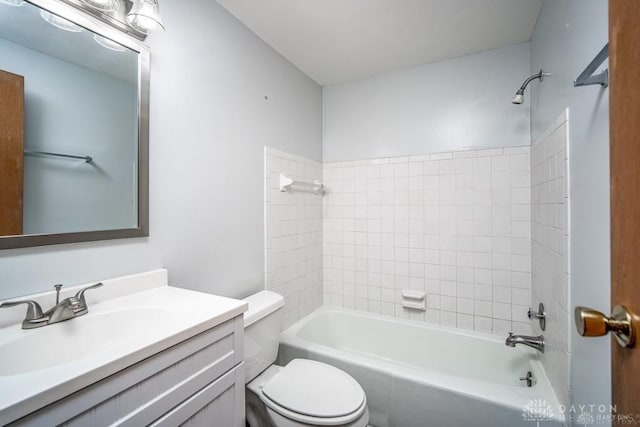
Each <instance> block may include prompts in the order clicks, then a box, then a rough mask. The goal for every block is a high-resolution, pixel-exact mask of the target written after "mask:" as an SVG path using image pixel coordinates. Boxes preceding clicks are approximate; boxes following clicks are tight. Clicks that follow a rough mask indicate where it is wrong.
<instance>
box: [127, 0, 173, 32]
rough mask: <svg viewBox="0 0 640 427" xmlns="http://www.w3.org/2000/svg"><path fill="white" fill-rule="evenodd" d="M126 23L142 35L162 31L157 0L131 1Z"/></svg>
mask: <svg viewBox="0 0 640 427" xmlns="http://www.w3.org/2000/svg"><path fill="white" fill-rule="evenodd" d="M127 23H128V24H129V25H131V27H133V28H134V29H135V30H137V31H140V32H141V33H143V34H149V33H150V32H152V31H162V30H164V25H163V24H162V18H160V11H159V9H158V0H133V7H132V8H131V10H130V11H129V13H127Z"/></svg>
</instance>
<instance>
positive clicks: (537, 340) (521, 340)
mask: <svg viewBox="0 0 640 427" xmlns="http://www.w3.org/2000/svg"><path fill="white" fill-rule="evenodd" d="M504 343H505V345H507V346H509V347H515V346H516V344H522V345H527V346H529V347H531V348H535V349H536V350H538V351H539V352H540V353H544V336H542V335H538V336H537V337H531V336H528V335H513V332H509V336H508V337H507V340H506V341H505V342H504Z"/></svg>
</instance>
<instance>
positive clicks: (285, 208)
mask: <svg viewBox="0 0 640 427" xmlns="http://www.w3.org/2000/svg"><path fill="white" fill-rule="evenodd" d="M264 156H265V159H264V161H265V188H264V191H265V193H264V200H265V213H264V220H265V222H264V234H265V288H266V289H269V290H272V291H274V292H277V293H279V294H281V295H282V296H284V298H285V303H284V309H283V317H284V323H283V324H284V327H285V328H287V327H289V326H290V325H292V324H293V323H295V322H296V321H298V320H300V319H301V318H302V317H304V316H306V315H307V314H309V313H311V312H312V311H313V310H315V309H316V308H318V307H320V306H321V305H322V195H320V194H315V192H314V191H313V190H312V189H309V188H303V187H300V186H293V187H291V188H290V189H289V191H287V192H282V191H280V174H281V173H283V174H285V175H286V176H288V177H289V178H292V179H295V180H300V181H305V182H314V181H315V180H320V181H322V164H321V163H320V162H316V161H313V160H310V159H307V158H304V157H301V156H296V155H292V154H289V153H285V152H283V151H280V150H275V149H273V148H271V147H265V153H264Z"/></svg>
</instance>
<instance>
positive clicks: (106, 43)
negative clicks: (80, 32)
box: [93, 34, 127, 52]
mask: <svg viewBox="0 0 640 427" xmlns="http://www.w3.org/2000/svg"><path fill="white" fill-rule="evenodd" d="M93 40H95V42H96V43H98V44H99V45H100V46H102V47H104V48H107V49H110V50H114V51H116V52H124V51H125V50H127V49H126V48H125V47H124V46H122V45H121V44H120V43H116V42H114V41H113V40H110V39H108V38H106V37H102V36H101V35H98V34H94V35H93Z"/></svg>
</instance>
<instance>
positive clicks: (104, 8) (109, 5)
mask: <svg viewBox="0 0 640 427" xmlns="http://www.w3.org/2000/svg"><path fill="white" fill-rule="evenodd" d="M80 1H81V2H82V3H83V4H86V5H87V6H89V7H91V8H93V9H95V10H99V11H100V12H115V11H116V10H118V7H119V6H120V2H119V1H118V0H80Z"/></svg>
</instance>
